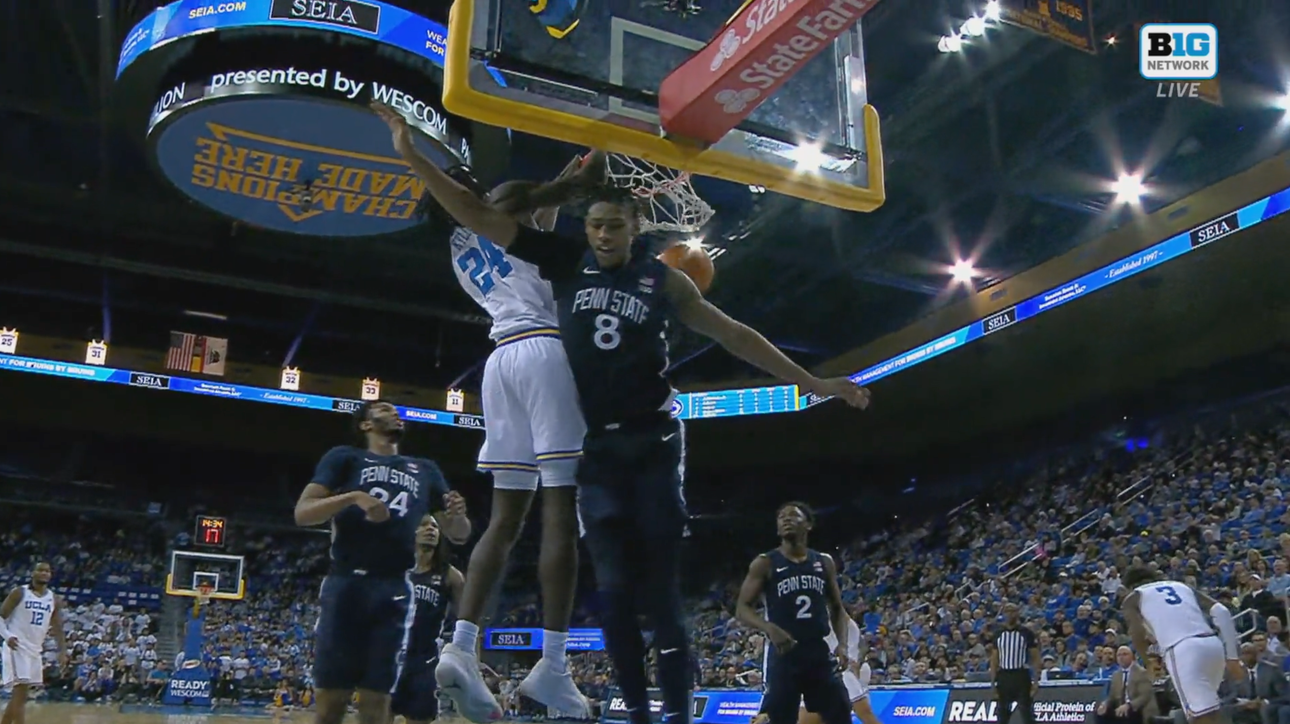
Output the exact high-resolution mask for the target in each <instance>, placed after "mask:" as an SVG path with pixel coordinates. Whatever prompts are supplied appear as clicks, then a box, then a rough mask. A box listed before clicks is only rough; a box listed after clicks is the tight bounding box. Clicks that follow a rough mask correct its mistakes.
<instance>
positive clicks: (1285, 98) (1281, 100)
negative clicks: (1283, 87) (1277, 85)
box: [1272, 93, 1290, 111]
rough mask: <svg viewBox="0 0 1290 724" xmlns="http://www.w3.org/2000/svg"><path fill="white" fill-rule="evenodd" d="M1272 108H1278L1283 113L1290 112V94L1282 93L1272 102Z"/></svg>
mask: <svg viewBox="0 0 1290 724" xmlns="http://www.w3.org/2000/svg"><path fill="white" fill-rule="evenodd" d="M1272 107H1274V108H1280V109H1281V110H1283V111H1290V93H1282V94H1281V95H1279V96H1277V97H1276V100H1274V101H1273V102H1272Z"/></svg>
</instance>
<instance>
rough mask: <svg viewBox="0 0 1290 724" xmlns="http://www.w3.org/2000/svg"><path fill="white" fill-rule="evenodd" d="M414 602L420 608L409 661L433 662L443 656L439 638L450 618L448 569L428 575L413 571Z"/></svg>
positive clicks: (409, 650)
mask: <svg viewBox="0 0 1290 724" xmlns="http://www.w3.org/2000/svg"><path fill="white" fill-rule="evenodd" d="M410 578H411V580H412V599H413V605H414V606H416V609H415V613H414V614H413V618H412V633H411V634H409V636H408V658H409V659H422V660H429V659H433V658H434V657H436V656H438V655H439V637H440V636H442V635H443V627H444V622H445V621H446V620H447V618H448V602H449V598H450V595H451V594H450V589H449V588H448V568H447V567H444V568H443V570H441V571H439V570H436V571H427V572H425V573H417V572H415V571H414V572H413V573H412V575H411V576H410Z"/></svg>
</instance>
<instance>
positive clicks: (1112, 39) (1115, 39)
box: [1106, 35, 1120, 45]
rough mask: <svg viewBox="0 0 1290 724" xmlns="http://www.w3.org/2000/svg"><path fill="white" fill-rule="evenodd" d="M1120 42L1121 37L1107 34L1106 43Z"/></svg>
mask: <svg viewBox="0 0 1290 724" xmlns="http://www.w3.org/2000/svg"><path fill="white" fill-rule="evenodd" d="M1118 42H1120V39H1119V38H1117V37H1115V36H1114V35H1108V36H1106V44H1107V45H1115V44H1116V43H1118Z"/></svg>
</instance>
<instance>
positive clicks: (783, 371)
mask: <svg viewBox="0 0 1290 724" xmlns="http://www.w3.org/2000/svg"><path fill="white" fill-rule="evenodd" d="M663 292H664V293H665V294H666V295H667V299H668V301H669V302H670V303H671V304H672V307H673V308H674V309H675V310H676V316H677V319H679V320H681V323H682V324H684V325H685V326H687V327H689V328H690V329H693V330H694V331H696V332H698V333H699V334H702V335H704V336H705V337H708V338H710V339H711V340H712V341H714V342H716V343H717V344H719V345H721V346H722V347H725V348H726V350H727V351H728V352H730V354H733V355H734V356H736V357H738V358H739V359H742V360H744V361H745V362H748V363H749V364H753V365H756V366H757V367H760V368H761V369H763V370H765V371H767V372H769V373H770V374H772V375H774V376H776V377H778V378H779V379H781V380H784V381H786V382H792V383H793V384H796V385H797V386H798V387H800V388H801V389H803V390H805V391H807V392H814V393H816V394H817V395H821V396H823V397H839V398H841V399H842V400H844V401H845V402H846V403H847V404H848V405H851V406H852V407H859V408H861V409H864V408H866V407H868V406H869V391H868V390H867V389H865V388H863V387H860V386H859V385H857V384H855V383H854V382H852V381H851V380H849V379H847V378H845V377H836V378H832V379H820V378H819V377H816V376H815V375H813V374H811V373H810V372H807V371H806V370H804V369H802V367H801V366H800V365H798V364H797V363H796V362H794V361H793V360H791V359H789V358H788V356H787V355H785V354H784V353H783V352H781V351H779V349H778V348H776V347H775V345H773V344H771V343H770V342H769V341H767V339H766V338H765V337H763V336H762V335H761V333H760V332H758V331H757V330H755V329H753V328H752V327H749V326H748V325H746V324H743V323H741V322H738V321H736V320H734V319H732V318H731V317H730V316H729V315H727V314H726V313H725V312H723V311H721V310H720V309H717V308H716V307H715V306H713V304H712V303H711V302H709V301H708V300H706V299H704V298H703V295H702V294H700V293H699V289H698V287H696V286H694V282H692V281H690V278H689V277H687V276H686V275H685V274H683V273H681V272H679V271H677V270H675V269H669V270H668V275H667V281H666V282H665V283H664V287H663Z"/></svg>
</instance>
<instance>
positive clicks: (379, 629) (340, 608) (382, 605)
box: [313, 573, 414, 693]
mask: <svg viewBox="0 0 1290 724" xmlns="http://www.w3.org/2000/svg"><path fill="white" fill-rule="evenodd" d="M411 598H412V585H411V584H410V583H409V582H408V581H407V580H406V579H403V578H379V577H375V576H362V575H357V574H352V573H341V574H337V573H331V574H328V575H327V577H326V578H324V579H323V583H322V588H321V590H320V591H319V593H318V605H319V607H320V608H321V612H320V613H319V614H318V623H317V625H316V626H315V627H314V669H313V677H314V688H316V689H326V690H339V691H353V690H355V689H361V690H365V691H375V692H380V693H385V692H392V691H393V689H394V684H395V682H396V681H397V680H398V672H399V660H400V656H401V654H402V652H403V649H404V648H405V647H406V646H407V640H408V632H409V631H410V630H411V629H412V615H413V609H414V607H413V606H411V605H409V603H410V601H411Z"/></svg>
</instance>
